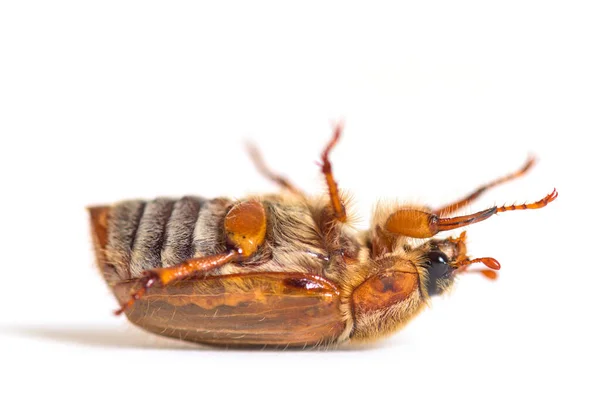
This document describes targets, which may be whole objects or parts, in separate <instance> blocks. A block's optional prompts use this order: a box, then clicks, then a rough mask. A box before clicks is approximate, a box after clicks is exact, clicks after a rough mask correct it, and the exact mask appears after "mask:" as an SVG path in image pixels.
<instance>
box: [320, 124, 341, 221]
mask: <svg viewBox="0 0 600 407" xmlns="http://www.w3.org/2000/svg"><path fill="white" fill-rule="evenodd" d="M341 135H342V125H341V124H338V125H337V126H336V127H335V129H334V131H333V137H332V138H331V140H330V141H329V144H327V147H325V150H323V153H322V154H321V160H322V163H321V171H322V172H323V175H324V176H325V182H326V183H327V189H328V190H329V199H330V202H331V208H332V209H333V215H334V216H335V218H336V219H337V220H338V221H339V222H342V223H343V222H346V220H347V216H346V207H345V206H344V203H343V201H342V198H341V197H340V191H339V189H338V186H337V182H335V179H334V178H333V171H332V168H331V162H330V161H329V153H330V152H331V150H332V149H333V147H334V146H335V145H336V144H337V142H338V141H339V139H340V136H341Z"/></svg>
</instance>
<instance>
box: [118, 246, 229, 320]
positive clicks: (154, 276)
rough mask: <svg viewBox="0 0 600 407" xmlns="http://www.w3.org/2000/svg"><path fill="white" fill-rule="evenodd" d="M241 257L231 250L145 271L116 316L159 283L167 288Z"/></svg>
mask: <svg viewBox="0 0 600 407" xmlns="http://www.w3.org/2000/svg"><path fill="white" fill-rule="evenodd" d="M239 257H240V255H239V254H238V253H237V251H235V250H231V251H229V252H226V253H221V254H217V255H214V256H206V257H198V258H194V259H189V260H186V261H184V262H183V263H180V264H177V265H175V266H172V267H165V268H160V269H156V270H147V271H144V273H143V274H142V277H141V278H140V280H139V285H140V288H138V289H137V290H136V291H135V292H134V293H133V294H132V295H131V298H130V299H129V300H128V301H127V302H126V303H125V304H123V305H122V306H121V308H119V309H118V310H116V311H115V315H120V314H121V313H122V312H124V311H125V310H126V309H127V308H130V307H131V306H133V304H134V303H135V302H136V301H137V300H139V299H140V298H142V297H143V296H144V294H146V292H147V291H148V289H149V288H150V287H152V286H154V285H156V284H157V283H158V284H159V285H161V286H165V285H167V284H170V283H173V282H174V281H178V280H183V279H186V278H188V277H191V276H194V275H197V274H202V273H206V272H208V271H211V270H214V269H216V268H218V267H221V266H223V265H225V264H227V263H230V262H231V261H234V260H236V259H239Z"/></svg>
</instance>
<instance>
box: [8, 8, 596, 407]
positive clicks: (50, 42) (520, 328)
mask: <svg viewBox="0 0 600 407" xmlns="http://www.w3.org/2000/svg"><path fill="white" fill-rule="evenodd" d="M198 3H199V2H164V3H162V4H161V3H159V2H149V1H146V2H126V1H103V2H94V3H92V2H80V1H72V2H66V1H56V2H39V3H36V2H30V1H21V2H3V3H2V5H1V6H0V156H1V159H0V174H1V175H0V177H1V178H0V179H1V180H2V182H1V186H0V188H1V189H0V193H1V199H0V254H1V271H0V273H1V280H0V283H1V285H2V289H1V291H0V292H1V294H0V375H1V376H2V377H1V378H0V389H1V390H0V398H3V399H4V401H0V404H2V405H6V406H13V405H33V404H30V403H36V404H38V405H54V403H56V402H60V403H61V404H62V405H104V406H108V405H115V406H116V405H128V406H138V405H162V406H164V405H169V406H178V405H183V404H184V403H185V404H191V405H219V406H220V405H254V404H256V405H258V404H260V405H288V404H291V405H302V406H308V405H310V406H312V405H321V404H325V403H328V404H329V405H333V404H335V405H340V406H344V405H354V404H355V403H356V404H358V403H362V404H364V405H369V406H371V405H373V406H377V405H400V404H402V405H423V404H425V405H427V404H432V405H460V406H468V405H507V404H508V403H510V405H517V404H523V405H532V404H534V405H540V404H542V403H547V402H557V403H558V402H560V403H563V404H566V405H578V406H579V405H598V403H599V397H598V393H597V390H595V389H596V388H597V385H598V377H599V372H598V365H599V363H600V358H599V351H598V343H599V340H600V338H599V335H598V333H597V332H596V330H597V327H598V320H599V317H598V311H599V309H600V307H599V301H598V287H599V286H600V285H599V283H600V279H599V277H598V276H599V273H600V267H599V261H598V248H597V242H596V241H595V236H596V235H597V234H596V233H595V232H596V229H597V228H598V226H599V222H598V218H597V216H598V215H597V202H598V201H597V200H596V197H595V195H596V191H597V183H598V181H597V179H598V175H599V174H600V172H599V165H598V153H597V152H598V147H597V146H596V145H595V144H594V146H593V147H592V140H596V139H597V137H598V135H599V132H600V125H599V111H600V110H599V108H600V96H599V95H600V80H599V78H600V74H599V73H600V60H599V51H600V47H599V39H600V29H599V28H598V27H599V24H598V21H599V20H600V13H599V12H598V8H597V5H596V4H594V3H595V2H593V1H590V2H581V1H573V2H555V1H503V2H482V1H431V2H411V4H406V2H391V3H389V4H385V3H374V2H369V4H367V2H364V4H363V5H362V6H355V5H350V4H346V3H344V2H339V3H330V2H314V3H312V2H307V1H304V2H302V3H301V4H298V5H297V6H293V7H292V6H284V5H283V2H272V3H268V2H259V1H252V2H239V3H238V2H220V5H219V6H216V7H215V6H208V5H201V4H198ZM280 3H281V4H280ZM338 120H344V122H345V132H344V134H343V139H342V142H341V144H340V145H339V148H337V149H336V150H335V151H334V153H333V155H332V160H333V163H334V170H335V174H336V177H337V178H338V180H339V183H340V186H341V187H342V188H344V189H347V190H350V191H352V192H353V194H354V196H355V201H356V205H355V207H356V210H357V212H358V213H359V214H360V215H362V223H361V225H362V226H365V225H366V224H368V218H369V216H370V215H369V211H370V208H371V207H372V205H373V204H374V203H375V202H376V200H377V199H378V198H382V197H388V198H392V197H398V198H400V199H411V200H420V201H422V202H425V203H427V204H431V205H436V204H440V203H443V202H447V201H450V200H452V199H454V198H457V197H459V196H461V195H463V194H465V193H466V192H468V191H470V190H471V189H473V188H474V187H476V186H477V185H479V184H481V183H483V182H485V181H488V180H490V179H493V178H494V177H496V176H499V175H503V174H505V173H507V172H509V171H511V170H513V169H516V168H518V167H519V166H520V165H521V164H522V163H523V162H524V160H525V158H526V157H527V154H528V153H534V154H535V155H536V156H537V157H539V159H540V160H539V164H538V166H537V167H536V168H535V169H534V171H532V173H531V174H530V175H528V176H527V177H526V178H524V179H521V180H519V181H516V182H514V183H512V184H510V185H506V186H503V187H501V188H498V189H497V190H494V191H493V192H490V193H489V194H486V195H485V196H484V197H483V198H482V199H481V200H480V201H478V202H477V203H475V204H473V205H472V207H471V208H470V209H472V210H480V209H483V208H485V207H488V206H490V205H494V204H503V203H513V202H517V203H520V202H522V201H530V202H531V201H534V200H537V199H539V198H542V197H543V196H544V195H545V194H546V193H549V192H550V191H551V190H552V188H554V187H556V188H557V189H558V191H559V194H560V196H559V198H558V199H557V200H556V201H555V202H554V203H552V204H551V205H549V206H548V207H546V208H545V209H543V210H539V211H527V212H519V213H506V214H501V215H499V216H496V217H493V218H492V219H491V220H488V221H486V222H484V223H481V224H478V225H474V226H472V227H470V228H469V240H470V245H469V249H470V252H471V254H472V255H474V256H493V257H496V258H497V259H498V260H499V261H500V262H501V263H502V266H503V267H502V270H501V275H500V278H499V279H498V280H497V281H496V282H494V283H491V282H489V281H486V280H485V279H483V278H482V277H480V276H476V275H474V276H465V277H464V278H462V279H461V280H460V282H459V284H458V285H457V287H456V289H455V290H454V292H453V294H452V295H451V296H449V297H447V298H441V299H436V300H435V301H434V302H433V306H432V307H431V308H430V309H428V310H426V311H425V312H424V313H423V314H422V315H421V316H420V317H419V318H417V319H416V320H415V321H414V322H413V323H411V324H410V325H409V326H408V327H407V328H406V329H404V330H402V331H401V332H399V333H398V334H396V335H395V336H393V337H391V338H390V339H388V340H385V341H381V342H378V343H376V344H373V346H371V347H368V348H366V349H361V350H340V351H333V352H323V351H317V352H315V351H313V352H298V351H287V352H280V351H277V352H276V351H252V352H250V351H224V350H213V349H209V348H198V347H195V346H191V345H187V344H182V343H178V342H176V341H170V340H163V339H161V338H158V337H155V336H152V335H150V334H146V333H144V332H142V331H139V330H138V329H136V328H134V327H131V326H129V325H128V324H127V322H126V321H125V320H124V319H123V318H120V319H119V318H115V317H113V316H112V314H111V311H112V310H114V309H115V307H116V302H115V300H114V299H113V297H112V296H111V294H110V292H109V290H108V289H107V288H106V286H105V284H104V282H103V281H102V280H101V278H100V276H99V273H98V272H97V271H96V269H95V266H94V260H93V254H92V251H91V241H90V238H89V230H88V220H87V216H86V212H85V209H84V208H85V206H86V205H90V204H95V203H96V204H97V203H108V202H113V201H116V200H120V199H125V198H133V197H145V198H151V197H154V196H159V195H172V196H178V195H183V194H199V195H204V196H207V197H212V196H217V195H233V196H237V197H239V196H243V195H244V194H247V193H251V192H259V191H269V192H274V191H276V188H275V187H274V186H273V185H271V184H270V183H269V182H267V181H266V180H264V179H262V178H261V177H260V176H259V175H258V174H257V173H256V172H255V171H254V168H253V167H252V164H251V162H250V161H249V159H248V158H247V156H246V153H245V151H244V148H243V141H244V140H253V141H254V142H255V143H257V145H259V146H260V147H261V149H262V151H263V153H264V155H265V157H266V158H267V160H268V162H269V164H270V165H271V166H272V167H273V168H275V169H278V170H280V171H281V172H283V173H285V174H287V175H288V176H289V177H290V178H291V179H293V180H294V181H295V182H296V183H297V184H298V185H300V186H301V187H302V188H304V189H306V190H309V191H311V192H314V193H320V192H322V191H323V184H322V181H321V179H320V177H319V173H318V167H317V166H316V165H315V162H316V160H317V159H318V156H319V153H320V151H321V149H322V147H323V146H324V144H325V143H326V141H327V140H328V138H329V136H330V133H331V125H332V123H334V122H335V121H338ZM82 403H83V404H82ZM167 403H168V404H167ZM526 403H527V404H526Z"/></svg>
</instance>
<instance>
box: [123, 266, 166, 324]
mask: <svg viewBox="0 0 600 407" xmlns="http://www.w3.org/2000/svg"><path fill="white" fill-rule="evenodd" d="M139 281H140V283H141V285H142V286H141V287H140V288H139V289H138V290H137V291H135V292H134V293H133V294H132V295H131V298H129V301H127V302H126V303H125V304H123V305H121V308H119V309H118V310H116V311H115V312H114V313H115V315H117V316H118V315H121V314H122V313H123V312H125V310H126V309H127V308H131V307H132V306H133V304H134V303H135V302H136V301H137V300H139V299H140V298H142V296H143V295H144V294H146V292H147V291H148V289H149V288H150V287H152V286H153V285H154V284H155V283H156V282H157V281H158V275H157V274H156V273H155V272H154V271H145V272H144V273H143V274H142V277H141V278H140V280H139Z"/></svg>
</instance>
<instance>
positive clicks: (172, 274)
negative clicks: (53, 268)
mask: <svg viewBox="0 0 600 407" xmlns="http://www.w3.org/2000/svg"><path fill="white" fill-rule="evenodd" d="M341 131H342V127H341V125H337V126H336V127H335V129H334V132H333V136H332V138H331V140H330V141H329V143H328V144H327V146H326V147H325V149H324V150H323V152H322V154H321V162H320V167H321V171H322V174H323V176H324V178H325V182H326V184H327V189H328V194H327V195H325V196H322V197H310V196H308V195H307V194H305V193H303V192H301V191H300V190H299V189H298V188H296V187H295V186H294V185H293V184H292V183H291V182H289V181H288V180H287V179H286V178H284V177H282V176H280V175H278V174H276V173H274V172H272V171H271V170H270V169H269V168H268V167H267V166H266V165H265V164H264V162H263V160H262V158H261V157H260V155H259V153H258V151H257V150H256V149H252V150H251V154H252V157H253V158H254V161H255V163H256V165H257V167H258V169H259V171H260V172H261V173H262V174H263V175H265V176H266V177H268V178H269V179H271V180H273V181H274V182H276V183H277V184H278V185H279V186H280V187H281V188H282V189H283V191H282V193H281V194H279V195H264V196H250V197H247V198H245V199H242V200H231V199H228V198H217V199H204V198H200V197H195V196H186V197H183V198H181V199H170V198H158V199H154V200H150V201H143V200H130V201H123V202H119V203H116V204H114V205H110V206H93V207H89V208H88V210H89V214H90V219H91V225H92V237H93V240H94V247H95V255H96V260H97V263H98V265H99V267H100V270H101V271H102V274H103V276H104V278H105V280H106V281H107V283H108V285H109V286H110V287H111V289H112V291H113V293H114V295H115V296H116V298H117V300H118V301H119V302H120V303H121V308H120V309H118V310H117V311H116V314H121V313H124V314H125V315H126V316H127V318H128V319H129V320H130V321H131V322H132V323H134V324H135V325H138V326H140V327H142V328H144V329H146V330H148V331H150V332H154V333H157V334H160V335H165V336H170V337H175V338H179V339H182V340H187V341H194V342H200V343H204V344H210V345H226V346H274V347H278V346H286V347H287V346H295V347H305V346H330V345H335V344H340V343H344V342H348V341H352V342H360V341H368V340H374V339H377V338H380V337H383V336H386V335H388V334H391V333H393V332H395V331H397V330H399V329H400V328H401V327H403V326H404V325H405V324H406V323H407V322H408V321H410V320H411V319H412V318H413V317H415V316H416V315H417V314H418V313H419V312H420V311H421V310H422V309H423V308H424V306H425V305H426V304H428V303H429V301H430V298H431V297H433V296H436V295H440V294H443V293H446V292H448V290H449V289H450V287H451V286H452V284H453V282H454V280H455V278H456V276H458V275H460V274H463V273H465V272H466V271H468V267H469V266H470V265H472V264H474V263H481V264H483V265H484V266H485V267H486V268H484V269H480V270H475V271H479V272H481V273H482V274H483V275H484V276H486V277H488V278H491V279H494V278H495V277H496V270H498V269H500V264H499V262H498V261H497V260H495V259H494V258H491V257H480V258H470V257H468V256H467V249H466V234H465V232H462V233H461V234H460V235H459V236H457V237H449V238H445V239H436V238H435V236H436V235H437V234H438V233H439V232H442V231H449V230H454V229H457V228H462V227H464V226H467V225H471V224H474V223H477V222H481V221H484V220H486V219H488V218H489V217H491V216H492V215H494V214H497V213H502V212H507V211H516V210H528V209H538V208H542V207H544V206H546V205H547V204H548V203H550V202H552V201H553V200H555V199H556V197H557V196H558V194H557V192H556V189H554V190H553V191H552V192H551V193H550V194H548V195H547V196H545V197H544V198H543V199H541V200H539V201H537V202H534V203H524V204H521V205H511V206H494V207H491V208H488V209H485V210H482V211H479V212H476V213H471V214H467V215H460V216H452V215H453V214H455V213H456V212H457V211H458V210H460V209H462V208H464V207H465V206H466V205H468V204H469V203H471V202H473V201H474V200H475V199H476V198H478V197H479V196H480V195H481V194H482V193H484V192H485V191H486V190H488V189H489V188H492V187H494V186H496V185H498V184H501V183H504V182H506V181H509V180H512V179H515V178H517V177H520V176H521V175H523V174H524V173H526V172H527V171H528V170H529V169H530V168H531V166H532V164H533V162H534V160H533V159H532V158H530V159H529V160H528V161H527V162H526V163H525V165H524V166H523V167H522V168H521V169H519V170H518V171H516V172H513V173H511V174H509V175H507V176H505V177H502V178H499V179H497V180H495V181H493V182H490V183H488V184H485V185H483V186H481V187H480V188H478V189H476V190H475V191H474V192H472V193H471V194H469V195H468V196H466V197H464V198H463V199H460V200H458V201H456V202H454V203H451V204H449V205H446V206H443V207H441V208H438V209H430V208H427V207H424V206H400V205H396V206H394V205H388V206H382V205H380V206H378V207H377V208H376V209H375V211H374V214H373V218H372V224H371V227H370V228H369V229H368V230H365V231H356V230H355V229H353V228H352V227H351V224H350V223H351V222H350V221H349V219H351V216H349V215H348V213H347V212H346V204H347V202H346V199H345V198H344V197H343V194H341V192H340V190H339V189H338V185H337V182H336V181H335V179H334V176H333V172H332V166H331V162H330V160H329V156H330V153H331V150H332V149H333V147H334V146H335V145H336V143H337V142H338V141H339V138H340V135H341Z"/></svg>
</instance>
